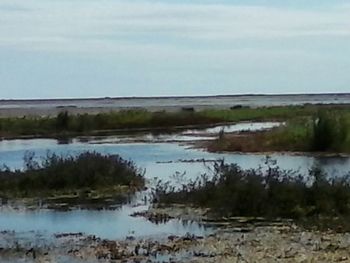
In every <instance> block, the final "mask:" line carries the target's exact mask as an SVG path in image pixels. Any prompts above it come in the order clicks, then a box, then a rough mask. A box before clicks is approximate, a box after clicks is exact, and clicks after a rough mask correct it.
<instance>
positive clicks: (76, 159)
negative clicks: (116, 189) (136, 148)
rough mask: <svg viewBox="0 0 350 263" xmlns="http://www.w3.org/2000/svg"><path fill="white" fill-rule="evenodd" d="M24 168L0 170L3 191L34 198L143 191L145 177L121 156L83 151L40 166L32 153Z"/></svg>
mask: <svg viewBox="0 0 350 263" xmlns="http://www.w3.org/2000/svg"><path fill="white" fill-rule="evenodd" d="M24 161H25V169H24V170H15V171H12V170H10V169H8V168H6V167H5V168H2V169H0V192H2V193H5V192H7V193H19V195H28V194H32V195H35V193H37V192H45V191H46V192H49V191H59V190H79V189H85V188H86V189H98V188H108V187H113V186H129V187H133V188H137V189H138V188H141V187H142V186H143V185H144V177H143V174H142V171H140V170H139V169H138V168H137V167H136V166H135V165H134V163H133V162H131V161H127V160H124V159H122V158H121V157H120V156H118V155H102V154H100V153H96V152H84V153H81V154H80V155H78V156H59V155H56V154H48V156H47V157H46V158H45V159H43V160H42V162H41V163H38V162H36V161H35V160H34V155H33V154H31V153H29V154H27V155H26V156H25V158H24Z"/></svg>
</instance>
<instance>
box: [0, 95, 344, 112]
mask: <svg viewBox="0 0 350 263" xmlns="http://www.w3.org/2000/svg"><path fill="white" fill-rule="evenodd" d="M304 104H350V94H295V95H234V96H198V97H148V98H144V97H130V98H109V97H107V98H91V99H49V100H0V117H23V116H56V115H57V114H58V113H59V112H61V111H63V110H64V111H68V112H69V113H70V114H82V113H88V114H97V113H101V112H110V111H119V110H127V109H145V110H148V111H162V110H165V111H178V110H180V109H184V108H193V109H195V110H203V109H208V108H217V109H225V108H230V107H235V106H236V107H240V106H244V107H252V108H255V107H267V106H288V105H304Z"/></svg>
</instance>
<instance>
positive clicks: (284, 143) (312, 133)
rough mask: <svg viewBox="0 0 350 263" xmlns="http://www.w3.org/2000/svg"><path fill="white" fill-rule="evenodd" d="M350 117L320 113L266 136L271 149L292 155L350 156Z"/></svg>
mask: <svg viewBox="0 0 350 263" xmlns="http://www.w3.org/2000/svg"><path fill="white" fill-rule="evenodd" d="M349 121H350V113H335V112H323V111H321V112H319V113H318V114H317V115H315V117H312V118H304V119H302V118H300V119H296V120H294V121H289V122H288V123H287V125H286V126H285V127H281V128H279V129H275V130H273V131H270V132H267V133H265V141H266V142H269V143H270V145H271V148H274V149H277V150H289V151H311V152H350V122H349Z"/></svg>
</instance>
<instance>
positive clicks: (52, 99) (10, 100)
mask: <svg viewBox="0 0 350 263" xmlns="http://www.w3.org/2000/svg"><path fill="white" fill-rule="evenodd" d="M298 96H305V97H317V96H350V93H346V92H345V93H333V92H332V93H285V94H277V93H274V94H268V93H261V94H260V93H257V94H253V93H246V94H223V95H198V96H197V95H188V96H181V95H180V96H176V95H174V96H122V97H109V96H106V97H91V98H90V97H86V98H84V97H81V98H73V97H72V98H29V99H25V98H22V99H21V98H20V99H0V102H37V101H38V102H43V101H96V100H125V99H127V100H128V99H130V100H133V99H135V100H138V99H143V100H152V99H187V98H188V99H196V98H198V99H205V98H206V99H210V98H239V97H298Z"/></svg>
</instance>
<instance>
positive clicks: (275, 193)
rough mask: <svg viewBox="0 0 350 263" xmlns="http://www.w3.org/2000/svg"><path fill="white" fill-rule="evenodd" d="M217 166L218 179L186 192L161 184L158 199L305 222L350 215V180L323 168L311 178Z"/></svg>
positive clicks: (194, 185) (274, 170) (193, 184)
mask: <svg viewBox="0 0 350 263" xmlns="http://www.w3.org/2000/svg"><path fill="white" fill-rule="evenodd" d="M214 168H215V169H214V171H215V172H214V176H213V177H212V178H209V177H208V176H202V178H199V179H197V180H196V181H194V182H191V183H189V184H184V185H183V186H182V188H181V189H180V190H177V189H175V188H172V187H170V186H169V185H167V184H159V185H158V187H157V188H156V190H155V192H154V195H155V196H156V197H157V199H159V201H160V202H161V203H165V204H170V203H183V204H188V205H195V206H200V207H205V208H210V209H211V211H212V212H214V214H217V215H218V216H225V217H231V216H253V217H266V218H272V219H275V218H288V219H297V220H304V219H308V218H313V219H315V218H321V217H325V218H339V217H349V216H350V180H349V176H344V177H342V178H331V177H330V176H327V175H326V174H325V173H324V172H323V171H321V170H320V169H318V168H313V169H312V170H311V171H310V172H309V174H308V175H307V176H302V175H299V174H298V173H297V172H293V171H283V170H281V169H279V168H278V167H274V168H272V167H270V168H269V169H268V170H267V171H266V172H263V171H262V170H259V169H256V170H254V169H250V170H244V169H241V168H240V167H239V166H237V165H235V164H224V163H217V164H215V166H214ZM349 218H350V217H349Z"/></svg>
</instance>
